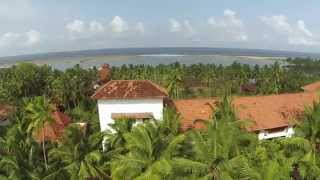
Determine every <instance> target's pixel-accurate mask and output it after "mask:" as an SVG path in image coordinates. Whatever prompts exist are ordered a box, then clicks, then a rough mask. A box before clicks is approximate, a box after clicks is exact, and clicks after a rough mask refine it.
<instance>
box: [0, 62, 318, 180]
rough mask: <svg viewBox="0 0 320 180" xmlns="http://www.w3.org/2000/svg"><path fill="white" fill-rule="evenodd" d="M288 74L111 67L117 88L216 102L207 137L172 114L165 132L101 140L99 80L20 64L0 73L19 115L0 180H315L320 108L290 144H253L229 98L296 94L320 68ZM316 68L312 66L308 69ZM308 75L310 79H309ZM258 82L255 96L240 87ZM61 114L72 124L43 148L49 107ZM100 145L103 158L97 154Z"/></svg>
mask: <svg viewBox="0 0 320 180" xmlns="http://www.w3.org/2000/svg"><path fill="white" fill-rule="evenodd" d="M289 63H290V66H286V67H283V66H280V65H279V64H274V65H272V66H265V67H258V66H256V67H250V66H247V65H240V64H237V63H234V64H233V65H231V66H227V67H223V66H216V65H212V64H209V65H203V64H197V65H191V66H184V65H180V64H171V65H158V66H154V67H153V66H146V65H144V66H142V65H141V66H130V65H129V66H122V67H113V74H112V78H113V79H150V80H153V81H155V82H157V83H159V84H161V85H163V86H164V87H166V88H167V89H168V91H169V92H170V95H171V97H172V98H187V97H198V96H222V97H223V98H222V101H221V102H220V104H219V106H218V107H219V109H218V111H217V112H216V113H215V114H214V116H213V118H212V119H210V120H209V121H208V122H207V128H205V129H203V130H191V131H188V132H186V133H181V132H180V131H179V116H178V115H177V114H175V112H174V111H173V110H171V109H167V110H166V111H165V113H164V115H165V116H164V120H163V121H161V122H156V121H155V122H149V123H144V124H141V125H138V126H133V124H132V122H130V121H118V122H117V123H115V124H113V125H112V126H113V129H114V133H111V132H104V133H100V132H99V122H98V117H97V112H96V111H97V110H96V102H94V101H93V100H91V99H90V98H89V96H90V95H91V94H92V93H93V92H94V90H93V88H92V87H93V84H94V83H95V81H96V80H97V70H96V69H95V68H93V69H82V68H80V67H79V66H75V67H74V68H71V69H67V70H66V71H65V72H62V71H58V70H53V69H51V68H50V67H48V66H36V65H32V64H20V65H17V66H14V67H11V68H8V69H1V70H0V101H1V103H2V104H11V105H13V106H15V107H16V111H15V113H13V114H12V116H11V120H12V124H11V125H9V126H6V127H2V126H0V179H59V180H60V179H87V178H96V179H111V178H112V179H217V180H219V179H257V180H260V179H266V180H269V179H270V180H271V179H290V178H296V179H298V178H300V179H317V178H318V177H320V160H319V155H320V154H319V153H320V152H319V147H320V145H319V143H320V141H319V139H320V105H319V104H315V105H314V106H313V107H312V108H311V107H310V108H309V109H307V110H306V115H305V117H304V119H305V120H304V121H302V122H303V123H301V124H299V125H298V126H297V127H296V132H297V133H296V136H295V137H292V138H288V139H277V140H270V141H258V140H257V137H256V136H255V135H254V134H250V133H247V132H246V131H244V130H243V129H244V127H245V126H246V124H247V123H245V122H242V121H239V120H238V119H237V117H236V116H235V114H234V112H233V108H232V107H231V105H230V104H231V100H232V99H231V98H230V95H244V94H271V93H283V92H298V91H300V90H301V89H300V87H301V86H302V85H304V84H307V83H309V82H312V81H314V80H318V79H319V77H320V73H319V72H317V71H314V70H312V69H313V68H314V67H315V66H320V62H319V61H315V60H314V61H312V62H310V61H307V60H301V59H290V61H289ZM310 63H312V64H313V65H310ZM310 72H311V73H310ZM253 79H254V80H255V82H256V86H257V89H256V90H255V91H254V92H242V91H241V89H240V86H241V85H242V84H246V83H248V82H249V81H251V80H253ZM54 104H59V105H63V106H64V107H66V113H67V114H69V115H70V116H71V117H72V120H73V122H87V123H89V126H88V127H87V129H86V130H85V131H83V129H81V128H80V127H79V125H77V124H72V125H70V126H69V127H68V128H67V129H66V130H65V132H64V135H63V137H62V138H61V139H60V140H59V141H58V142H46V143H44V144H41V143H40V144H39V143H37V142H36V141H35V140H34V139H33V132H34V131H35V130H37V129H39V128H41V125H43V123H44V122H46V121H50V114H51V111H52V105H54ZM103 137H107V139H108V140H107V141H105V151H104V152H103V151H102V146H101V144H102V140H103Z"/></svg>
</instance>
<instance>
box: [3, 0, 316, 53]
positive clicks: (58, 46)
mask: <svg viewBox="0 0 320 180" xmlns="http://www.w3.org/2000/svg"><path fill="white" fill-rule="evenodd" d="M319 7H320V1H318V0H308V1H301V0H281V1H279V0H259V1H253V0H252V1H251V0H236V1H235V0H224V1H220V0H219V1H217V0H161V1H160V0H157V1H156V0H116V1H110V0H91V1H88V0H55V1H43V0H1V1H0V22H1V28H0V56H7V55H18V54H30V53H41V52H52V51H66V50H81V49H96V48H121V47H160V46H195V47H201V46H206V47H236V48H260V49H275V50H295V51H307V52H319V51H320V23H319V21H318V17H319V15H320V12H319Z"/></svg>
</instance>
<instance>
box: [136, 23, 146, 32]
mask: <svg viewBox="0 0 320 180" xmlns="http://www.w3.org/2000/svg"><path fill="white" fill-rule="evenodd" d="M135 29H136V31H137V32H140V33H144V31H145V29H144V25H143V23H142V22H138V23H137V24H136V28H135Z"/></svg>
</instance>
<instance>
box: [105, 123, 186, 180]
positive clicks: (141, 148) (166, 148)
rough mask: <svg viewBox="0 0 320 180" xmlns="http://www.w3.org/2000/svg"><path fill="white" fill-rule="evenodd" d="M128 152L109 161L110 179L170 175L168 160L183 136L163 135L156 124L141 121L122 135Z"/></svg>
mask: <svg viewBox="0 0 320 180" xmlns="http://www.w3.org/2000/svg"><path fill="white" fill-rule="evenodd" d="M124 137H125V141H126V144H125V145H126V148H127V149H128V153H126V154H125V155H118V156H117V157H115V158H114V159H113V161H112V164H111V170H112V178H113V179H162V178H169V177H171V176H172V169H173V167H172V166H171V164H170V161H171V159H172V158H173V157H174V156H175V155H177V152H178V149H179V145H180V144H181V143H182V142H183V141H184V139H185V135H184V134H181V135H178V136H175V137H172V138H171V139H170V140H168V139H167V138H162V135H161V133H160V128H159V125H157V124H156V123H152V122H147V123H144V124H141V125H139V126H137V127H135V128H133V129H132V131H131V132H130V133H127V134H125V136H124Z"/></svg>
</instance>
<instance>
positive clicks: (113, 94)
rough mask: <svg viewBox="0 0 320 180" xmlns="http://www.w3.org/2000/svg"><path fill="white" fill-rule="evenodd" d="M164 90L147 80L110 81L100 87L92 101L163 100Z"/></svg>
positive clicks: (165, 92) (165, 93)
mask: <svg viewBox="0 0 320 180" xmlns="http://www.w3.org/2000/svg"><path fill="white" fill-rule="evenodd" d="M167 96H168V93H167V91H166V90H165V89H163V88H162V87H160V86H159V85H157V84H155V83H153V82H151V81H149V80H111V81H109V82H108V83H106V84H105V85H103V86H102V87H100V88H99V89H98V90H97V91H96V92H95V94H93V95H92V98H93V99H144V98H164V97H167Z"/></svg>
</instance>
